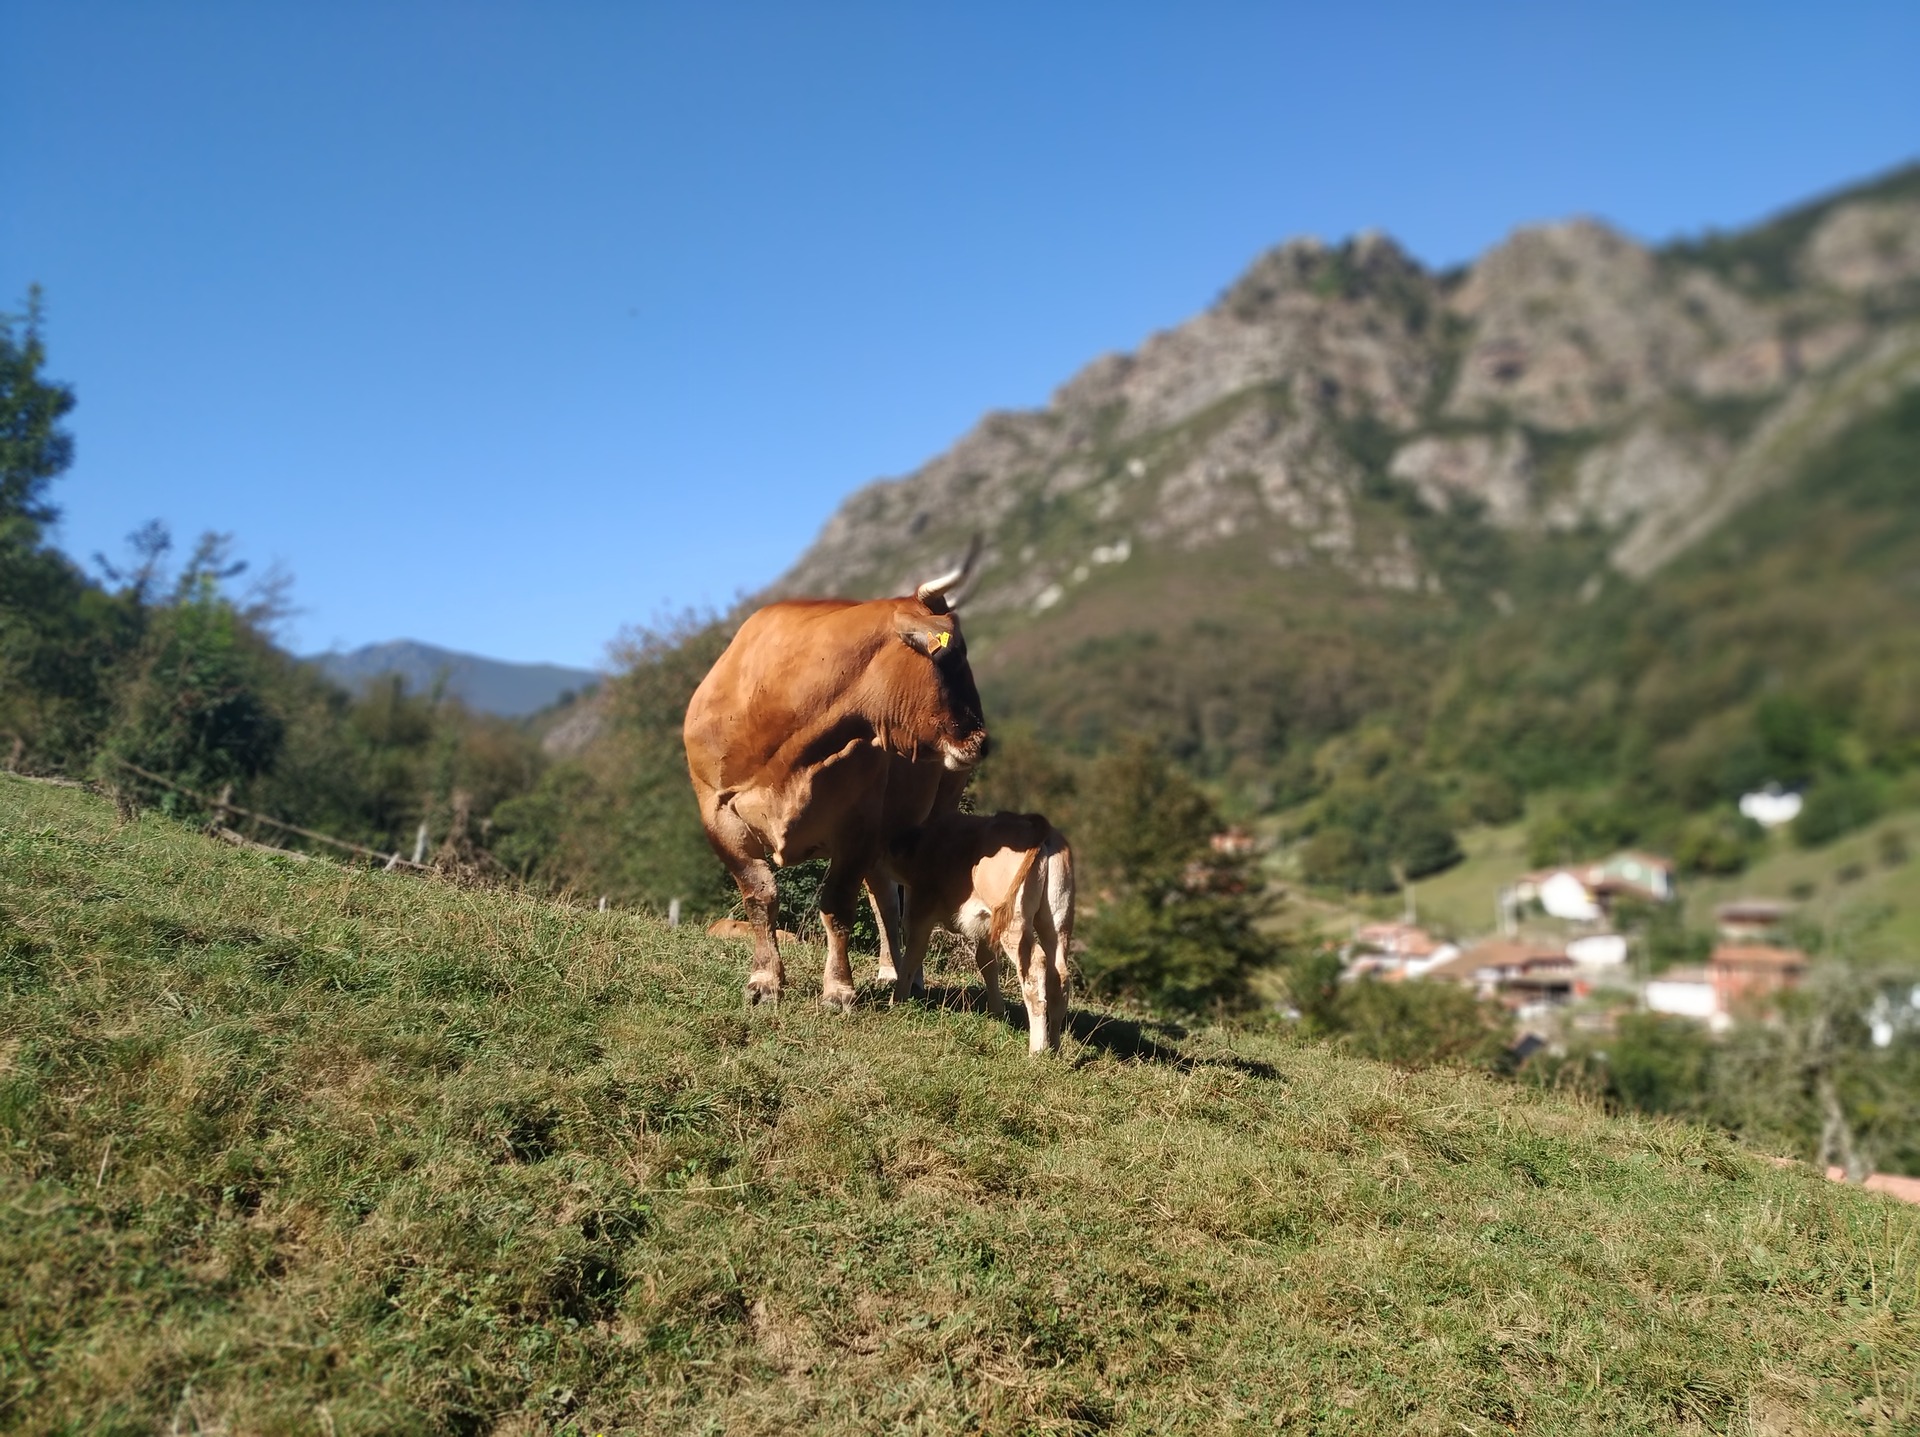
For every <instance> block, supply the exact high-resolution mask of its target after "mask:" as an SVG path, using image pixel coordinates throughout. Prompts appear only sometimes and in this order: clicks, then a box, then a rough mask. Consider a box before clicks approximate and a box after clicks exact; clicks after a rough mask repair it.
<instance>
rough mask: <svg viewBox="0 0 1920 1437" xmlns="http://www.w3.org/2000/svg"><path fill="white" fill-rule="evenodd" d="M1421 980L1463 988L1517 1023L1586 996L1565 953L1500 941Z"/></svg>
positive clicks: (1466, 954)
mask: <svg viewBox="0 0 1920 1437" xmlns="http://www.w3.org/2000/svg"><path fill="white" fill-rule="evenodd" d="M1422 976H1423V977H1425V978H1426V980H1427V981H1429V982H1436V983H1459V984H1463V985H1464V986H1467V987H1470V988H1472V989H1473V991H1474V995H1475V996H1476V997H1479V998H1491V999H1495V1000H1497V1001H1498V1002H1500V1003H1502V1004H1504V1005H1505V1006H1506V1007H1508V1008H1511V1009H1512V1010H1513V1011H1514V1012H1515V1013H1516V1014H1518V1015H1519V1016H1521V1017H1529V1016H1532V1015H1534V1014H1537V1013H1541V1012H1544V1011H1545V1010H1546V1009H1548V1008H1556V1007H1559V1006H1561V1005H1562V1004H1565V1003H1570V1002H1572V1001H1573V1000H1574V999H1575V998H1584V997H1585V996H1586V995H1587V992H1588V985H1587V983H1586V981H1585V980H1584V979H1583V978H1581V977H1580V975H1579V973H1578V972H1577V971H1576V966H1575V964H1574V961H1573V959H1571V958H1569V957H1568V956H1567V954H1566V950H1565V949H1563V948H1556V947H1552V946H1550V945H1546V944H1540V943H1528V942H1524V941H1518V940H1513V939H1504V938H1496V939H1493V940H1492V941H1490V942H1486V943H1481V944H1478V945H1476V946H1475V947H1472V948H1469V949H1467V951H1466V952H1464V953H1462V954H1460V955H1459V956H1458V957H1456V958H1451V959H1448V960H1447V961H1446V962H1444V963H1439V964H1436V965H1435V966H1434V967H1432V968H1430V969H1428V970H1427V971H1426V972H1425V974H1423V975H1422Z"/></svg>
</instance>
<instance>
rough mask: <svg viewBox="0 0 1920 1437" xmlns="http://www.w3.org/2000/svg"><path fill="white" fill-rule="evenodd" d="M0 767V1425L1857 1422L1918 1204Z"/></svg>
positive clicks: (1230, 1041) (1091, 1427)
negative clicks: (1047, 1052) (197, 830)
mask: <svg viewBox="0 0 1920 1437" xmlns="http://www.w3.org/2000/svg"><path fill="white" fill-rule="evenodd" d="M743 964H744V957H743V955H742V954H741V953H739V952H738V951H737V950H734V949H731V948H723V947H722V946H720V945H718V944H715V943H712V942H709V941H708V940H706V939H704V938H703V937H700V936H697V935H690V934H686V933H669V932H668V931H666V930H664V929H663V928H661V927H660V926H658V925H657V924H654V923H652V922H650V921H647V920H643V919H638V918H633V917H629V916H623V915H619V914H609V915H602V914H597V913H594V912H590V911H586V910H582V909H576V908H571V907H567V906H564V905H557V904H552V903H546V902H538V901H535V900H533V899H531V898H528V897H524V896H518V895H509V894H498V893H488V892H474V891H469V890H460V889H456V888H452V887H447V886H440V885H434V884H426V883H422V882H420V881H417V880H412V879H405V878H401V877H398V876H388V875H383V874H378V873H350V872H345V871H342V870H340V869H337V868H334V867H331V866H329V865H327V864H325V863H323V862H305V863H302V862H296V861H293V860H290V859H284V858H278V857H274V856H270V855H264V854H259V853H249V852H237V851H233V850H228V849H223V848H219V847H217V846H215V845H214V844H212V843H210V842H208V841H207V840H205V839H203V838H201V837H199V836H198V835H196V834H193V833H190V832H188V831H186V830H184V829H182V828H180V827H178V826H175V825H173V824H171V823H170V822H168V821H166V820H164V819H161V818H158V817H155V816H147V817H144V818H142V819H141V820H139V821H138V822H137V823H135V824H132V825H129V826H126V827H117V826H116V825H115V822H114V817H113V812H112V809H111V808H110V806H108V805H107V804H105V803H104V802H102V801H100V800H97V799H94V798H91V797H88V796H86V795H83V794H80V793H78V792H75V791H72V790H62V789H54V788H49V787H42V786H36V785H28V784H26V783H23V782H20V781H17V780H13V779H9V778H0V985H4V993H0V1012H3V1013H4V1029H3V1030H0V1188H4V1192H3V1193H0V1270H4V1271H6V1272H7V1273H8V1274H9V1281H7V1282H6V1283H5V1284H0V1425H5V1426H7V1427H9V1428H11V1429H14V1430H19V1431H27V1432H54V1431H83V1430H84V1431H98V1432H149V1431H154V1430H158V1429H166V1430H175V1431H187V1430H200V1431H213V1430H224V1431H236V1432H259V1431H269V1432H271V1431H294V1430H299V1431H315V1430H318V1431H321V1432H324V1433H329V1434H333V1433H338V1434H347V1433H361V1432H375V1431H379V1432H393V1431H420V1432H442V1431H445V1432H481V1431H498V1432H543V1431H566V1430H578V1431H581V1432H614V1431H661V1432H667V1431H671V1432H687V1431H707V1432H720V1431H726V1432H730V1433H750V1432H769V1433H770V1432H787V1431H794V1430H823V1431H832V1430H859V1431H918V1432H958V1431H963V1430H972V1431H993V1432H1003V1431H1035V1432H1043V1431H1054V1432H1067V1431H1078V1432H1091V1431H1096V1430H1105V1429H1112V1430H1119V1431H1136V1432H1147V1431H1153V1432H1167V1431H1208V1432H1218V1431H1238V1430H1253V1429H1256V1428H1257V1429H1260V1430H1268V1429H1271V1428H1273V1427H1274V1426H1276V1425H1278V1426H1282V1427H1294V1428H1298V1429H1301V1430H1308V1429H1311V1430H1316V1431H1334V1432H1340V1431H1346V1432H1369V1433H1371V1432H1381V1431H1412V1432H1450V1433H1451V1432H1461V1431H1468V1432H1485V1431H1490V1430H1521V1431H1538V1432H1601V1431H1605V1432H1608V1433H1621V1432H1669V1431H1675V1430H1682V1431H1685V1430H1695V1431H1738V1432H1840V1431H1859V1430H1878V1431H1886V1432H1892V1431H1897V1430H1906V1431H1910V1430H1912V1429H1913V1425H1914V1424H1915V1422H1916V1421H1920V1379H1917V1378H1916V1375H1915V1374H1916V1372H1917V1371H1920V1310H1917V1308H1920V1292H1917V1291H1916V1288H1917V1285H1920V1212H1917V1211H1915V1210H1913V1209H1909V1208H1904V1207H1900V1206H1897V1205H1895V1204H1894V1203H1892V1202H1891V1201H1888V1200H1885V1199H1879V1198H1874V1197H1870V1196H1867V1195H1864V1194H1862V1193H1859V1192H1857V1191H1854V1190H1848V1189H1844V1188H1841V1187H1838V1186H1836V1185H1832V1184H1828V1183H1825V1182H1823V1181H1821V1180H1819V1179H1818V1178H1816V1177H1815V1176H1814V1175H1812V1174H1811V1173H1810V1172H1808V1171H1806V1170H1804V1169H1787V1170H1782V1169H1776V1168H1774V1167H1772V1166H1770V1165H1768V1164H1767V1163H1766V1162H1764V1161H1762V1160H1761V1159H1760V1158H1759V1157H1757V1156H1754V1155H1751V1154H1749V1153H1746V1152H1744V1151H1741V1150H1738V1149H1736V1148H1734V1147H1732V1146H1730V1145H1729V1144H1728V1143H1726V1142H1725V1141H1724V1140H1722V1139H1719V1138H1716V1137H1714V1136H1712V1135H1710V1134H1708V1133H1706V1132H1704V1131H1701V1130H1697V1129H1692V1128H1687V1127H1681V1126H1676V1125H1671V1124H1667V1123H1664V1122H1650V1121H1619V1120H1611V1119H1608V1118H1605V1117H1603V1116H1601V1115H1599V1114H1597V1113H1595V1112H1593V1111H1591V1110H1587V1109H1583V1108H1581V1107H1578V1106H1574V1105H1572V1104H1569V1103H1566V1102H1562V1101H1559V1100H1555V1099H1542V1098H1538V1097H1534V1096H1529V1095H1528V1094H1526V1093H1524V1092H1522V1091H1520V1090H1518V1089H1513V1088H1507V1087H1502V1086H1499V1085H1497V1084H1494V1083H1491V1082H1487V1081H1483V1080H1481V1079H1477V1078H1473V1077H1469V1076H1463V1075H1457V1074H1453V1073H1444V1072H1439V1073H1429V1074H1425V1075H1415V1076H1407V1075H1402V1074H1398V1073H1395V1072H1393V1071H1390V1070H1388V1069H1384V1068H1379V1067H1375V1066H1371V1065H1368V1064H1364V1063H1359V1062H1353V1061H1348V1060H1343V1059H1341V1058H1339V1057H1338V1056H1335V1055H1333V1054H1331V1053H1329V1052H1327V1051H1325V1050H1322V1049H1316V1048H1312V1047H1305V1046H1296V1045H1293V1044H1291V1043H1289V1042H1287V1041H1285V1040H1283V1039H1277V1038H1276V1039H1258V1038H1242V1037H1234V1038H1228V1037H1225V1036H1221V1035H1215V1034H1196V1035H1177V1034H1169V1033H1148V1032H1142V1031H1141V1030H1140V1029H1139V1028H1137V1027H1135V1026H1133V1025H1131V1024H1128V1023H1126V1022H1123V1021H1120V1020H1116V1019H1111V1018H1102V1017H1101V1015H1097V1014H1090V1015H1086V1017H1085V1018H1083V1020H1082V1021H1081V1022H1080V1023H1079V1025H1078V1026H1077V1028H1076V1033H1075V1036H1074V1037H1072V1038H1070V1039H1069V1040H1068V1043H1067V1048H1066V1051H1065V1053H1064V1055H1063V1057H1062V1058H1061V1059H1060V1060H1058V1061H1041V1062H1032V1061H1029V1060H1028V1059H1027V1057H1026V1056H1025V1054H1024V1051H1023V1049H1024V1036H1023V1035H1022V1034H1020V1033H1018V1032H1017V1031H1014V1030H1012V1029H1010V1028H1007V1027H1004V1026H1002V1025H1000V1024H997V1023H995V1022H992V1021H990V1020H988V1019H987V1018H985V1017H984V1016H982V1015H979V1014H976V1013H973V1012H970V1011H960V1010H958V1009H955V1008H944V1007H940V1006H929V1007H913V1008H904V1009H896V1010H891V1011H890V1010H888V1009H887V1008H885V1007H884V1006H882V1005H880V1004H879V1003H875V1002H870V1003H869V1004H868V1005H867V1006H865V1007H863V1008H862V1009H861V1010H859V1011H857V1012H856V1013H855V1014H853V1015H852V1016H851V1017H850V1018H835V1017H830V1016H828V1015H825V1014H823V1013H821V1012H819V1011H818V1010H817V1009H816V1008H815V1007H814V1005H813V1004H812V1003H811V1002H810V1001H809V998H808V995H807V991H806V990H807V986H808V985H807V983H806V981H805V979H804V978H803V979H802V982H801V985H800V993H799V994H798V995H797V996H796V998H795V999H794V1000H793V1001H791V1002H789V1003H788V1004H787V1005H786V1006H785V1007H783V1008H782V1009H780V1010H779V1011H777V1012H770V1013H769V1012H757V1013H755V1014H753V1015H751V1016H748V1015H746V1014H745V1013H743V1011H742V1009H741V1007H740V1002H739V984H740V981H741V974H742V968H743Z"/></svg>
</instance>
